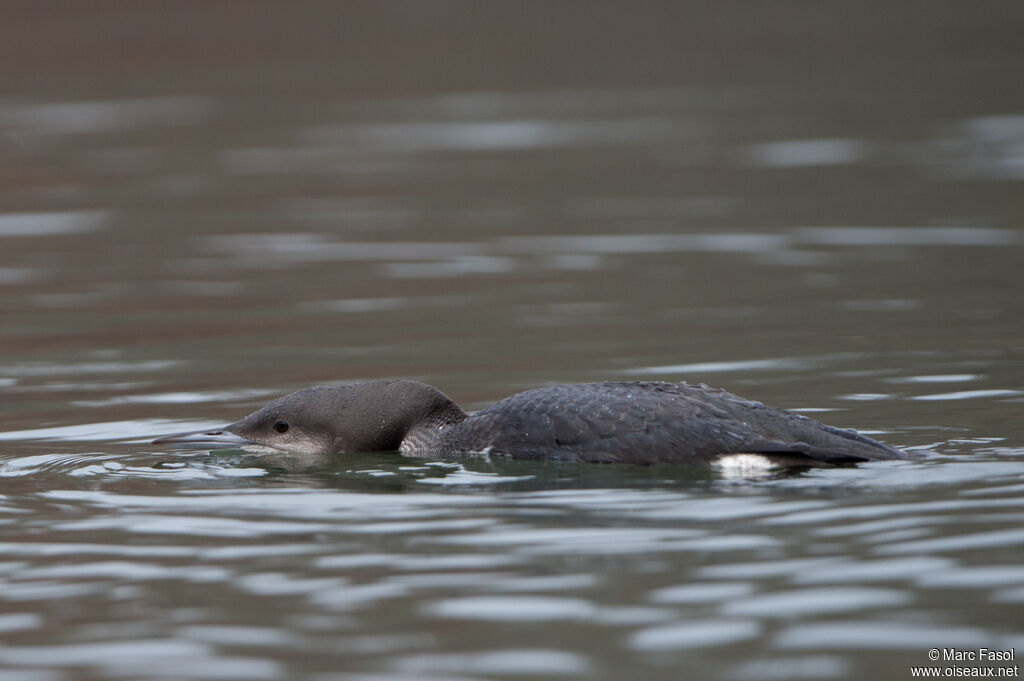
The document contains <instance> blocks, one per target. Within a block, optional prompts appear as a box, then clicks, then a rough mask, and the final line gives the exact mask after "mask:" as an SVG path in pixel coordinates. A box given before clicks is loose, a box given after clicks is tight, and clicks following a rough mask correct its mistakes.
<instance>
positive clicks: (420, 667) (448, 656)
mask: <svg viewBox="0 0 1024 681" xmlns="http://www.w3.org/2000/svg"><path fill="white" fill-rule="evenodd" d="M393 666H394V667H395V668H396V669H397V670H399V671H403V672H414V673H416V678H417V679H418V678H420V674H421V673H422V672H424V671H426V672H428V673H436V672H453V673H464V672H468V673H470V674H497V675H524V676H527V675H528V676H540V675H549V674H554V675H561V674H583V673H585V672H587V671H588V670H589V668H590V663H589V661H588V660H587V658H586V657H585V656H583V655H580V654H577V653H570V652H567V651H564V650H552V649H546V648H508V649H503V650H493V651H484V652H461V653H432V654H426V655H407V656H404V657H401V658H399V659H398V660H396V661H395V662H394V663H393Z"/></svg>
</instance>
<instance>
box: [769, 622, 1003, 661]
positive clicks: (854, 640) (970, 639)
mask: <svg viewBox="0 0 1024 681" xmlns="http://www.w3.org/2000/svg"><path fill="white" fill-rule="evenodd" d="M994 639H997V637H993V636H992V635H991V634H989V633H987V632H985V631H983V630H982V629H976V628H973V627H943V626H928V625H918V624H906V623H902V622H886V621H872V620H864V621H853V622H816V623H814V624H806V625H796V626H792V627H789V628H788V629H785V630H783V631H782V632H781V633H780V634H779V635H778V636H777V637H776V638H775V644H776V645H777V646H778V647H780V648H809V649H829V648H832V649H844V648H846V649H854V650H912V651H914V652H918V653H919V652H921V651H924V650H927V649H929V648H942V647H947V646H948V647H956V648H958V649H961V650H962V649H965V648H970V647H978V646H990V647H992V646H998V645H999V641H998V640H994Z"/></svg>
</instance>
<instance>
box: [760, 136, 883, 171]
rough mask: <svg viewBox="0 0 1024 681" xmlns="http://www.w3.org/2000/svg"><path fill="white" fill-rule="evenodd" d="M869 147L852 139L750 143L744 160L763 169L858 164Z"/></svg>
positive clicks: (864, 156) (865, 155)
mask: <svg viewBox="0 0 1024 681" xmlns="http://www.w3.org/2000/svg"><path fill="white" fill-rule="evenodd" d="M868 151H869V150H868V146H867V145H866V144H865V143H864V142H862V141H860V140H853V139H838V138H837V139H807V140H785V141H780V142H764V143H761V144H757V145H754V146H752V147H751V148H750V149H749V150H747V152H746V154H745V156H746V158H747V161H748V162H749V163H750V164H752V165H756V166H763V167H766V168H802V167H815V166H834V165H845V164H850V163H860V162H863V161H864V160H866V158H867V156H868Z"/></svg>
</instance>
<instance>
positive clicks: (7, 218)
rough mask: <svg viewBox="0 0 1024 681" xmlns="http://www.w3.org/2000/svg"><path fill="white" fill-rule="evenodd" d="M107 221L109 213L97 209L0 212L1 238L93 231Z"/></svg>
mask: <svg viewBox="0 0 1024 681" xmlns="http://www.w3.org/2000/svg"><path fill="white" fill-rule="evenodd" d="M106 221H107V213H105V212H103V211H96V210H79V211H64V212H51V213H0V238H2V237H16V236H21V237H23V236H31V237H38V236H55V235H61V234H75V233H78V232H91V231H93V230H95V229H97V228H98V227H99V226H100V225H102V224H103V223H104V222H106Z"/></svg>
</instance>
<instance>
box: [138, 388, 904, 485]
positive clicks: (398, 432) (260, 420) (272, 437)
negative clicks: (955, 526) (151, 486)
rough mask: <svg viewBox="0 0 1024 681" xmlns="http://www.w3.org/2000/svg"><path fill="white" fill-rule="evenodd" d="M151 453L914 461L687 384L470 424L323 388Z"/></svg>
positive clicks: (395, 396) (551, 404)
mask: <svg viewBox="0 0 1024 681" xmlns="http://www.w3.org/2000/svg"><path fill="white" fill-rule="evenodd" d="M154 442H155V443H198V444H211V445H216V444H221V445H232V446H242V447H246V448H252V447H256V448H264V449H270V450H276V451H285V452H298V453H304V454H310V455H321V456H323V455H329V454H344V453H354V452H368V451H393V450H397V451H401V452H403V453H407V454H416V455H432V454H441V455H444V454H456V453H469V452H483V453H487V454H489V455H491V456H509V457H513V458H516V459H527V460H547V461H586V462H595V463H633V464H660V463H668V464H688V465H708V464H711V463H714V462H716V461H718V460H720V459H722V457H725V456H728V455H731V454H757V455H762V456H764V457H766V458H767V459H769V460H770V461H771V462H772V463H774V464H776V465H782V466H822V465H824V466H830V465H843V464H851V463H857V462H861V461H870V460H881V459H906V458H907V455H906V453H904V452H902V451H900V450H898V449H894V448H892V447H889V446H887V445H884V444H882V443H881V442H877V441H875V440H872V439H870V438H868V437H865V436H863V435H860V434H858V433H855V432H853V431H850V430H841V429H839V428H833V427H832V426H828V425H825V424H823V423H820V422H818V421H814V420H812V419H809V418H806V417H804V416H800V415H799V414H794V413H793V412H790V411H786V410H783V409H775V408H772V407H766V406H764V405H763V404H761V403H760V402H752V401H750V400H746V399H743V398H741V397H737V396H736V395H733V394H731V393H728V392H726V391H724V390H719V389H715V388H708V387H706V386H703V385H698V386H690V385H687V384H685V383H680V384H674V383H661V382H643V383H641V382H629V383H585V384H575V385H556V386H550V387H545V388H537V389H535V390H528V391H526V392H522V393H518V394H516V395H513V396H511V397H508V398H506V399H504V400H501V401H500V402H497V403H495V404H493V405H491V406H490V407H487V408H486V409H483V410H481V411H478V412H476V413H474V414H469V415H467V414H466V413H465V412H464V411H463V410H462V409H461V408H459V406H458V405H457V404H455V403H454V402H452V401H451V400H450V399H449V398H448V397H447V396H446V395H444V393H442V392H440V391H439V390H437V389H436V388H434V387H432V386H429V385H426V384H424V383H419V382H417V381H373V382H369V383H357V384H352V385H329V386H316V387H313V388H307V389H305V390H300V391H298V392H296V393H292V394H291V395H285V396H284V397H280V398H278V399H276V400H274V401H272V402H270V403H269V404H267V405H266V406H265V407H263V408H262V409H259V410H258V411H255V412H253V413H252V414H250V415H249V416H247V417H245V418H244V419H242V420H241V421H237V422H235V423H233V424H231V425H228V426H225V427H224V428H221V429H217V430H213V431H199V432H194V433H182V434H179V435H169V436H165V437H162V438H160V439H158V440H155V441H154Z"/></svg>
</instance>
